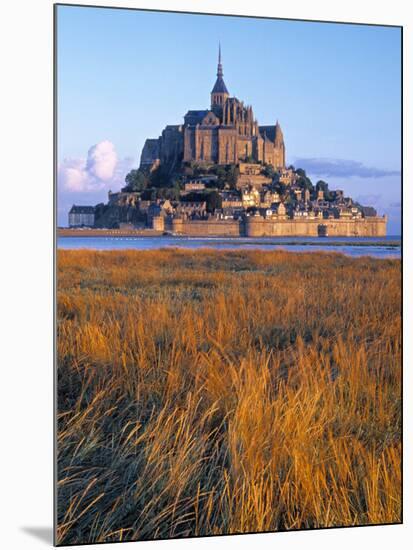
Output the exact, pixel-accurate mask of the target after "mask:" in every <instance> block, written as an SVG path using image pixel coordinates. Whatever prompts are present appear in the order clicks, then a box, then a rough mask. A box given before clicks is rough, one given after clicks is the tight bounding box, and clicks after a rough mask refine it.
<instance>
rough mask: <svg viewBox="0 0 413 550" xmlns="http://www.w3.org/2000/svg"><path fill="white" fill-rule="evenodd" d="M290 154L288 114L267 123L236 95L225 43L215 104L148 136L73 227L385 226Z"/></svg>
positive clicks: (298, 229) (198, 230) (345, 232)
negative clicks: (227, 75) (116, 186)
mask: <svg viewBox="0 0 413 550" xmlns="http://www.w3.org/2000/svg"><path fill="white" fill-rule="evenodd" d="M274 119H275V117H274ZM285 159H286V144H285V141H284V135H283V131H282V129H281V125H280V124H279V122H278V121H276V123H275V124H272V125H271V124H270V125H264V126H261V125H260V124H259V123H258V121H257V119H256V118H255V116H254V112H253V108H252V106H251V105H246V104H244V102H243V101H241V100H239V99H238V98H236V97H231V95H230V93H229V91H228V88H227V86H226V84H225V82H224V72H223V65H222V60H221V48H219V54H218V68H217V77H216V81H215V84H214V86H213V88H212V91H211V93H210V107H209V108H208V109H200V110H190V111H188V112H187V113H186V114H185V115H184V117H183V123H182V124H177V125H167V126H166V127H165V128H164V129H163V130H162V133H161V135H160V136H159V137H158V138H150V139H147V140H146V141H145V144H144V147H143V150H142V153H141V157H140V165H139V168H138V169H135V170H132V171H131V172H130V173H129V174H128V175H127V176H126V181H125V183H126V185H125V187H123V188H122V189H121V190H120V191H119V192H112V191H109V196H108V202H107V204H103V203H101V204H98V205H96V206H78V205H73V207H72V208H71V210H70V212H69V226H70V227H72V228H75V227H82V226H84V227H95V228H108V229H112V230H116V229H120V230H123V231H132V232H133V231H136V230H145V229H147V230H152V232H154V231H155V232H160V233H164V232H166V233H170V234H174V235H190V236H199V237H202V236H225V237H230V236H231V237H237V236H247V237H264V236H303V237H314V236H320V237H325V236H336V237H338V236H345V237H375V236H385V235H386V223H387V218H386V216H378V215H377V212H376V211H375V210H374V208H372V207H369V206H365V205H361V204H359V203H358V202H356V201H354V200H353V199H352V198H351V197H346V196H345V195H344V193H343V191H341V190H332V189H329V186H328V183H326V182H325V181H322V180H320V181H317V182H316V183H313V182H312V181H311V180H310V178H309V177H308V176H307V174H306V172H305V167H303V168H295V167H293V166H291V165H289V166H287V165H286V160H285Z"/></svg>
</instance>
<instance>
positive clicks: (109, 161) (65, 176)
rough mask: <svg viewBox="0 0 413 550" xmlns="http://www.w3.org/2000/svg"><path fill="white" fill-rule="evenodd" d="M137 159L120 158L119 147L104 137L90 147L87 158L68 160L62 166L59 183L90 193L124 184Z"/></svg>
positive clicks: (62, 189) (63, 189)
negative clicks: (117, 148) (117, 152)
mask: <svg viewBox="0 0 413 550" xmlns="http://www.w3.org/2000/svg"><path fill="white" fill-rule="evenodd" d="M132 166H133V159H131V158H125V159H121V160H118V156H117V154H116V150H115V146H114V145H113V143H112V142H111V141H108V140H104V141H100V142H99V143H97V144H95V145H93V146H92V147H90V149H89V151H88V154H87V158H86V159H85V158H78V159H71V158H69V159H64V160H63V161H62V162H61V163H60V164H59V166H58V185H59V189H60V190H61V191H66V192H69V193H76V192H77V193H79V192H80V193H90V192H93V191H102V190H106V191H107V190H108V189H113V190H115V189H117V188H118V187H122V185H124V181H125V176H126V174H127V173H128V172H129V170H130V169H131V168H132Z"/></svg>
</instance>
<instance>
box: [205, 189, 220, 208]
mask: <svg viewBox="0 0 413 550" xmlns="http://www.w3.org/2000/svg"><path fill="white" fill-rule="evenodd" d="M206 206H207V211H208V212H214V211H215V210H216V209H217V208H222V198H221V195H220V194H219V193H218V192H217V191H211V193H208V196H207V205H206Z"/></svg>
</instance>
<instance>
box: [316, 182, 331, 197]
mask: <svg viewBox="0 0 413 550" xmlns="http://www.w3.org/2000/svg"><path fill="white" fill-rule="evenodd" d="M315 189H316V191H317V192H318V191H323V192H324V199H325V200H326V201H331V200H332V199H333V197H332V195H331V192H330V189H329V188H328V183H327V182H326V181H323V180H318V182H317V183H316V186H315Z"/></svg>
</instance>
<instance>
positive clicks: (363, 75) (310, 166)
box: [57, 6, 401, 234]
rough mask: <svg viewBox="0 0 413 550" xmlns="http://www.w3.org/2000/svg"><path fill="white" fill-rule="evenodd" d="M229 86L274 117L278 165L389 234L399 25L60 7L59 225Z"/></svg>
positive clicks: (396, 186)
mask: <svg viewBox="0 0 413 550" xmlns="http://www.w3.org/2000/svg"><path fill="white" fill-rule="evenodd" d="M219 40H220V41H221V45H222V57H223V67H224V80H225V82H226V85H227V87H228V89H229V92H230V94H231V95H236V96H237V97H239V98H240V99H242V100H244V101H245V102H247V103H250V104H252V106H253V109H254V114H255V116H256V117H257V119H258V121H259V124H272V123H275V121H276V120H277V119H278V120H279V121H280V124H281V126H282V128H283V132H284V138H285V142H286V149H287V162H288V163H292V164H294V165H295V166H297V167H298V166H300V167H302V168H304V169H306V170H307V173H308V174H309V175H310V177H312V179H313V180H314V181H317V180H318V179H325V180H326V181H328V182H329V184H330V187H331V188H340V189H344V191H345V192H346V193H347V194H349V195H351V196H353V198H356V199H357V198H363V201H364V202H365V203H368V204H372V205H373V206H375V207H376V208H377V209H378V210H379V212H380V213H387V214H388V215H389V227H388V233H389V234H400V200H401V197H400V194H401V190H400V179H401V178H400V157H401V128H400V120H401V89H400V71H401V58H400V40H401V35H400V29H398V28H390V27H374V26H359V25H342V24H326V23H310V22H298V21H280V20H269V19H267V20H266V19H252V18H238V17H222V16H201V15H188V14H173V13H156V12H142V11H134V10H116V9H99V8H81V7H67V6H60V7H59V9H58V73H57V78H58V160H59V194H58V205H59V210H58V222H59V224H61V225H66V223H67V210H68V208H70V206H71V204H73V203H76V204H95V203H97V202H101V201H105V200H106V195H107V191H108V189H112V190H116V189H118V188H119V187H120V186H121V185H122V180H123V178H124V175H125V173H126V172H127V171H128V170H129V169H130V168H131V167H134V166H137V164H138V162H139V156H140V151H141V149H142V146H143V143H144V140H145V139H146V138H147V137H157V136H158V135H159V134H160V132H161V131H162V129H163V127H164V126H165V125H166V124H178V123H180V122H182V119H183V115H184V114H185V112H186V111H187V110H188V109H197V108H198V109H204V108H207V107H208V106H209V94H210V90H211V88H212V86H213V84H214V81H215V76H216V64H217V49H218V41H219Z"/></svg>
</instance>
